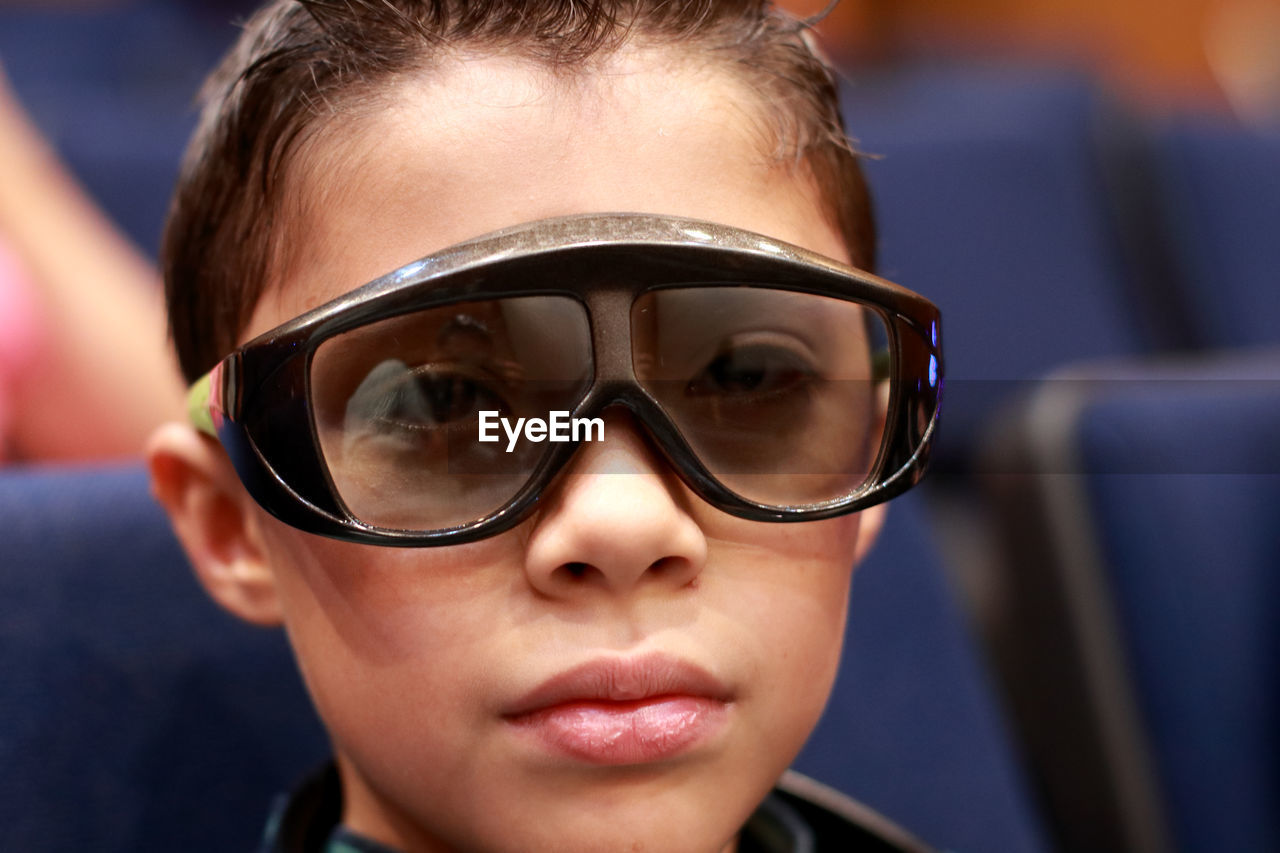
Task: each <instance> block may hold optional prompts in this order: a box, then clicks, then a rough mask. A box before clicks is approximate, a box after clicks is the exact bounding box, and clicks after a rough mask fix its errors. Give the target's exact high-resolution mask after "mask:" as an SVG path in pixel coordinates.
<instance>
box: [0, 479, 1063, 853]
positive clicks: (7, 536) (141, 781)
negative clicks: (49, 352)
mask: <svg viewBox="0 0 1280 853" xmlns="http://www.w3.org/2000/svg"><path fill="white" fill-rule="evenodd" d="M0 513H3V517H4V519H5V528H4V532H3V534H0V552H3V554H4V561H3V566H2V567H0V671H3V672H4V673H5V676H4V679H3V681H0V733H2V734H0V763H2V764H3V766H4V768H5V772H4V774H3V775H2V776H0V827H4V835H3V837H4V838H5V844H6V849H15V850H41V851H46V853H64V852H65V853H71V851H82V850H94V851H121V853H123V851H130V853H137V851H172V850H183V851H191V853H199V851H224V850H246V849H251V845H252V843H253V841H254V839H255V838H256V836H257V833H258V832H259V830H260V829H261V824H262V821H263V818H264V813H265V810H266V809H267V807H268V805H269V803H270V801H271V798H272V795H273V794H274V793H276V792H278V791H279V790H281V789H282V788H284V787H286V786H288V785H290V784H291V783H292V782H294V781H295V780H296V779H297V777H298V776H299V775H301V774H302V773H304V772H305V770H307V769H308V768H309V767H310V766H312V765H313V764H314V763H315V762H316V761H318V760H319V759H320V758H321V757H322V756H323V755H324V754H325V744H324V738H323V735H322V732H321V731H320V729H319V727H318V724H317V723H316V721H315V719H314V717H313V715H312V712H311V711H310V709H309V706H308V704H307V700H306V697H305V695H304V694H303V691H302V689H301V686H300V684H299V681H298V678H297V676H296V675H295V674H294V671H293V666H292V662H291V660H290V658H289V655H288V652H287V649H286V647H285V644H284V642H283V640H282V638H281V636H280V635H279V633H277V632H270V631H262V630H259V629H254V628H250V627H247V626H244V625H241V624H239V623H237V622H235V621H234V620H233V619H232V618H230V617H229V616H226V615H225V614H223V613H221V612H220V611H219V610H217V609H216V608H215V607H214V605H212V604H211V603H209V602H208V601H207V600H206V599H205V598H204V596H203V594H202V592H201V591H200V590H199V589H198V587H197V585H196V583H195V581H194V580H193V579H192V578H191V577H190V572H189V571H188V569H187V567H186V565H185V562H184V560H183V558H182V556H181V554H180V553H179V551H178V548H177V546H176V544H175V542H174V541H173V538H172V535H171V534H170V533H169V531H168V529H167V527H166V523H165V521H164V519H163V518H162V515H161V513H160V512H159V510H158V509H157V508H156V507H155V506H154V505H153V504H152V502H151V499H150V497H149V495H148V492H147V487H146V483H145V481H144V477H143V474H142V472H141V471H139V470H137V469H135V468H123V469H105V470H72V471H52V472H40V471H25V472H24V471H14V470H10V471H7V472H4V473H3V474H2V475H0ZM890 519H891V521H890V523H889V527H888V530H886V532H885V540H884V542H883V543H882V545H881V546H880V547H879V548H877V550H876V551H875V556H873V557H872V558H871V559H870V560H869V561H868V563H867V564H866V566H865V567H864V568H863V569H862V570H861V573H860V575H859V576H858V578H857V581H856V583H855V588H856V590H857V591H856V592H855V594H854V599H853V604H852V614H851V619H850V628H849V635H848V637H849V640H848V642H849V649H848V653H849V654H848V659H847V660H848V663H847V665H846V667H845V669H844V672H843V675H842V676H841V679H840V684H839V687H838V689H837V692H836V695H835V697H834V698H833V700H832V704H831V708H830V710H829V713H828V715H827V717H826V719H825V721H824V723H823V725H822V726H821V728H820V729H819V732H818V733H817V734H816V735H815V737H814V739H813V742H812V743H811V744H810V746H809V747H808V748H807V750H806V753H805V755H804V758H803V759H802V761H801V762H800V767H801V768H802V769H806V770H809V771H810V772H813V773H815V774H816V775H818V776H819V777H820V778H823V779H825V780H827V781H828V782H830V783H833V784H836V785H838V786H840V787H843V788H845V789H847V790H849V791H851V792H852V793H854V794H855V795H858V796H860V797H863V798H865V800H866V801H867V802H868V803H869V804H870V805H872V806H873V807H877V808H880V809H881V810H883V811H885V812H886V813H887V814H889V815H890V816H892V817H894V818H896V819H897V820H899V821H901V822H903V823H904V824H905V825H907V826H909V827H911V828H913V829H914V830H916V831H917V832H919V833H920V834H921V835H923V836H924V837H925V838H927V839H929V840H932V841H935V842H938V843H940V844H946V845H950V846H952V847H954V848H957V849H971V850H979V849H991V850H1001V851H1023V850H1039V849H1042V846H1041V844H1040V843H1039V838H1038V835H1037V830H1036V827H1035V823H1034V818H1033V816H1032V814H1031V811H1030V807H1029V805H1028V803H1027V801H1026V799H1025V796H1024V793H1023V791H1022V789H1021V787H1020V783H1019V779H1018V776H1017V774H1016V772H1015V770H1014V767H1013V764H1012V760H1011V758H1010V753H1009V750H1008V745H1007V743H1006V742H1005V740H1004V738H1003V733H1002V728H1001V724H1000V721H999V719H998V716H997V714H996V711H995V709H994V707H993V705H992V702H991V699H990V697H989V695H988V694H987V692H986V685H985V683H984V681H983V678H982V674H981V671H980V668H979V666H978V664H977V662H976V660H975V658H974V654H973V649H972V646H971V645H970V642H969V639H968V637H967V635H966V634H965V632H964V628H963V626H962V625H961V624H960V620H959V616H958V613H957V611H956V608H955V606H954V604H953V602H952V600H951V598H950V594H949V592H948V590H947V589H946V588H945V584H944V583H943V579H942V577H941V575H940V574H939V573H938V567H937V563H936V560H935V557H934V555H933V553H932V552H931V550H930V548H929V545H928V537H927V535H926V533H925V532H924V531H923V530H922V529H921V526H920V520H919V517H918V513H917V508H915V507H913V506H912V505H911V502H910V500H909V499H908V500H906V501H903V502H900V503H899V504H895V506H894V508H893V511H892V512H891V513H890Z"/></svg>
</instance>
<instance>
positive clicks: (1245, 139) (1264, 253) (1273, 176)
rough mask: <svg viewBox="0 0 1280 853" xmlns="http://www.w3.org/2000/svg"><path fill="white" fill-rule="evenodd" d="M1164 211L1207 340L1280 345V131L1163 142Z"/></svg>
mask: <svg viewBox="0 0 1280 853" xmlns="http://www.w3.org/2000/svg"><path fill="white" fill-rule="evenodd" d="M1156 150H1157V155H1158V156H1157V160H1156V162H1157V165H1158V166H1159V177H1160V181H1161V187H1162V190H1163V201H1164V213H1165V218H1166V220H1167V225H1168V227H1169V230H1170V238H1171V244H1172V246H1173V249H1174V251H1175V252H1176V255H1177V260H1178V261H1180V262H1181V277H1182V278H1183V279H1184V280H1185V284H1186V286H1187V290H1188V298H1189V300H1190V303H1191V304H1190V313H1191V319H1192V321H1193V322H1194V323H1195V328H1196V329H1197V330H1198V331H1199V333H1200V337H1201V338H1202V339H1203V342H1204V343H1205V344H1207V345H1210V346H1217V347H1231V346H1248V345H1254V344H1267V343H1277V342H1280V324H1278V323H1277V318H1280V286H1277V282H1280V277H1278V276H1277V270H1280V240H1277V239H1276V227H1277V223H1280V134H1276V133H1274V132H1273V133H1270V134H1266V133H1262V132H1259V131H1249V130H1245V129H1242V128H1239V127H1232V126H1224V125H1213V124H1208V123H1204V122H1200V123H1193V122H1190V121H1184V122H1182V123H1179V124H1176V125H1173V126H1171V127H1168V128H1166V129H1165V130H1164V131H1163V132H1162V133H1160V134H1159V135H1158V138H1157V142H1156Z"/></svg>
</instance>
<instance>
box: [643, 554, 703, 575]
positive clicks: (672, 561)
mask: <svg viewBox="0 0 1280 853" xmlns="http://www.w3.org/2000/svg"><path fill="white" fill-rule="evenodd" d="M691 568H692V564H691V563H690V562H689V561H688V560H684V559H681V558H680V557H662V558H661V559H658V560H654V561H653V562H652V563H650V564H649V568H648V572H647V573H648V574H649V576H650V577H655V578H677V579H681V580H683V578H682V575H684V574H689V575H691V578H690V580H691V581H692V579H693V578H696V577H697V575H698V573H697V572H691V571H689V570H690V569H691Z"/></svg>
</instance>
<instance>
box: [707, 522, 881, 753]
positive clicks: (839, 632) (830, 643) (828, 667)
mask: <svg viewBox="0 0 1280 853" xmlns="http://www.w3.org/2000/svg"><path fill="white" fill-rule="evenodd" d="M859 533H860V524H859V519H858V516H846V517H843V518H838V519H832V520H829V521H823V522H812V523H806V524H797V525H779V524H769V525H751V526H750V528H747V529H744V530H741V531H739V534H738V536H737V537H736V539H735V541H734V542H733V543H729V542H721V543H719V544H720V548H719V549H718V551H719V558H720V560H721V561H722V563H723V567H722V573H721V574H722V580H721V582H722V583H724V585H725V589H724V595H723V597H722V599H721V600H722V603H723V606H724V608H725V609H724V611H723V615H724V618H725V619H733V620H738V621H740V622H741V623H742V627H744V628H746V629H747V630H746V631H745V632H742V633H740V634H739V636H741V637H744V638H745V640H746V642H748V643H749V644H750V655H749V658H750V660H751V661H752V663H751V666H752V668H753V670H754V671H753V673H752V678H751V684H752V689H751V694H750V695H749V696H748V697H746V698H749V699H751V700H752V701H753V702H758V703H759V708H760V715H759V720H758V725H759V727H760V731H759V732H758V733H757V734H758V736H759V737H760V738H762V739H763V741H764V742H767V741H775V742H777V744H778V749H779V751H780V752H781V753H787V758H786V760H787V761H789V760H790V757H791V754H793V753H794V751H798V750H799V748H800V745H801V744H802V743H803V741H804V739H805V738H806V737H807V736H808V733H809V731H810V729H811V728H812V727H813V725H814V724H815V723H816V721H817V718H818V716H819V715H820V714H821V712H822V708H823V707H824V705H825V704H826V700H827V697H828V695H829V693H830V690H831V684H832V682H833V680H834V678H835V673H836V670H837V667H838V665H839V661H840V647H841V643H842V641H843V638H844V626H845V616H846V613H847V611H848V599H849V585H850V580H851V578H852V573H853V565H854V559H855V555H856V553H857V551H858V543H859ZM708 582H711V581H710V580H709V581H708Z"/></svg>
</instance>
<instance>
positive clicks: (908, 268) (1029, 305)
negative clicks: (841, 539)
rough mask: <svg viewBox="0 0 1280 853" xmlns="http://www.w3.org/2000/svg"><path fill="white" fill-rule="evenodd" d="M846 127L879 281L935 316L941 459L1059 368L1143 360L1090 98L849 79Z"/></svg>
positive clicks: (1014, 79) (973, 82)
mask: <svg viewBox="0 0 1280 853" xmlns="http://www.w3.org/2000/svg"><path fill="white" fill-rule="evenodd" d="M843 106H844V117H845V122H846V124H847V125H848V127H849V131H850V133H851V134H852V135H853V136H854V137H855V138H856V139H857V140H858V141H859V143H860V144H859V147H860V148H861V150H863V151H865V152H867V153H869V154H872V155H875V156H877V157H879V159H873V160H868V161H866V162H865V169H866V173H867V178H868V180H869V182H870V184H871V188H872V192H873V195H874V199H875V204H876V213H877V216H878V219H879V225H880V236H881V241H880V242H881V250H882V251H881V263H880V271H881V273H882V274H883V275H884V276H885V277H887V278H890V279H893V280H895V281H899V282H900V283H901V284H903V285H905V286H907V287H910V288H911V289H913V290H917V291H919V292H921V293H923V294H925V295H926V296H928V297H929V298H930V299H932V300H934V302H936V303H937V304H938V306H939V307H940V308H941V309H942V316H943V336H944V339H945V351H946V354H947V393H946V398H945V400H944V411H945V419H946V427H945V429H943V431H942V437H941V441H942V444H941V450H942V453H943V454H944V456H953V455H954V454H956V453H957V452H961V451H962V450H963V449H964V445H965V444H967V442H969V441H970V440H971V438H972V436H973V434H974V432H975V431H976V430H977V429H978V427H979V426H980V422H981V421H982V419H984V418H985V417H986V416H987V415H989V414H990V412H991V410H992V409H994V408H995V407H996V406H997V405H998V404H999V403H1001V402H1002V401H1005V400H1007V399H1008V398H1009V397H1010V396H1011V394H1012V393H1013V392H1014V391H1016V390H1018V388H1017V387H1016V385H1015V384H1014V383H1013V382H1011V381H1010V380H1023V381H1027V380H1031V379H1034V378H1037V377H1039V376H1041V375H1043V374H1044V373H1045V372H1047V371H1048V370H1050V369H1052V368H1054V367H1056V366H1058V365H1061V364H1063V363H1066V362H1070V361H1073V360H1077V359H1081V358H1089V357H1094V356H1102V355H1116V354H1122V353H1132V352H1135V351H1137V349H1138V346H1139V342H1138V333H1137V327H1136V326H1135V324H1133V323H1132V322H1130V321H1129V319H1128V318H1129V316H1130V311H1131V309H1130V305H1129V304H1128V301H1127V299H1128V297H1127V295H1126V289H1125V283H1124V280H1123V275H1124V270H1123V269H1122V263H1121V258H1120V257H1119V255H1118V250H1117V244H1116V240H1115V237H1114V235H1113V234H1112V233H1111V232H1110V231H1109V228H1108V226H1109V223H1108V222H1107V215H1108V209H1107V205H1106V201H1105V198H1104V196H1103V186H1102V177H1101V175H1100V173H1099V170H1098V163H1097V157H1098V154H1097V150H1096V144H1095V138H1094V135H1093V131H1094V129H1095V125H1096V124H1097V123H1098V122H1099V121H1100V120H1101V119H1100V113H1101V110H1100V105H1099V99H1098V97H1097V95H1096V93H1095V92H1094V91H1093V90H1092V89H1091V87H1090V86H1089V85H1088V84H1087V82H1085V81H1083V80H1081V79H1079V78H1076V77H1072V76H1068V75H1063V74H1054V73H1044V72H1041V73H1036V72H1034V71H1029V70H1028V69H1026V68H1005V69H981V68H977V69H974V68H952V67H942V68H924V69H920V70H916V71H896V72H893V73H890V74H886V75H884V76H875V75H858V74H855V75H853V77H852V79H851V80H850V82H849V84H848V85H847V86H846V91H845V96H844V101H843Z"/></svg>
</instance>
